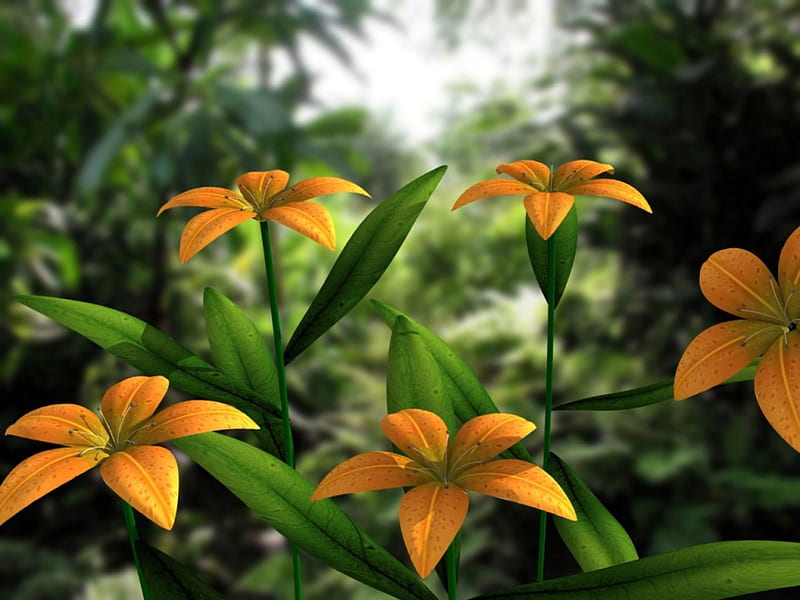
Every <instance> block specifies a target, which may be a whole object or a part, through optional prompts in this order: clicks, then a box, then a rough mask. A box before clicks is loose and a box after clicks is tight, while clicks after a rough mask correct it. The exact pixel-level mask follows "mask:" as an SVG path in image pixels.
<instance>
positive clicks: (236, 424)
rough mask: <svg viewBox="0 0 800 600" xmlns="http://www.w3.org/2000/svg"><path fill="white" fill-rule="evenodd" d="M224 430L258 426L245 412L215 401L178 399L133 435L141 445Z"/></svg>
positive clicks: (143, 424)
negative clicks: (179, 400)
mask: <svg viewBox="0 0 800 600" xmlns="http://www.w3.org/2000/svg"><path fill="white" fill-rule="evenodd" d="M220 429H258V425H257V424H256V422H255V421H253V419H251V418H250V417H248V416H247V415H246V414H244V413H243V412H242V411H240V410H238V409H236V408H234V407H232V406H230V405H228V404H223V403H222V402H214V401H212V400H187V401H185V402H178V403H177V404H173V405H172V406H170V407H167V408H165V409H164V410H162V411H161V412H159V413H158V414H157V415H156V416H155V417H153V418H152V419H150V421H149V422H148V423H142V424H141V425H140V428H139V430H138V432H136V433H134V434H133V436H132V441H134V442H135V443H137V444H146V445H152V444H159V443H161V442H166V441H167V440H174V439H176V438H180V437H185V436H187V435H194V434H196V433H207V432H209V431H218V430H220Z"/></svg>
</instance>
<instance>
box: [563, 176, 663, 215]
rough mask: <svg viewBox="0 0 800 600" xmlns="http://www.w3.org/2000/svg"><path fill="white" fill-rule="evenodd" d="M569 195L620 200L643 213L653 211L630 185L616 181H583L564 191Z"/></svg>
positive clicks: (639, 193)
mask: <svg viewBox="0 0 800 600" xmlns="http://www.w3.org/2000/svg"><path fill="white" fill-rule="evenodd" d="M564 191H565V192H567V193H569V194H573V195H575V196H578V195H583V196H603V197H605V198H613V199H614V200H621V201H622V202H627V203H628V204H633V205H634V206H635V207H637V208H641V209H642V210H643V211H645V212H649V213H652V212H653V209H652V208H650V205H649V204H648V203H647V200H645V198H644V196H642V194H641V192H639V190H637V189H636V188H635V187H633V186H632V185H629V184H627V183H625V182H624V181H618V180H616V179H594V180H592V181H585V182H582V183H576V184H573V185H570V186H569V188H568V189H566V190H564Z"/></svg>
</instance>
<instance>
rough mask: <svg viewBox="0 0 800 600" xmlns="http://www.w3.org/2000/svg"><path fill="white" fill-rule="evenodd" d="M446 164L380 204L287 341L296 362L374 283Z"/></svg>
mask: <svg viewBox="0 0 800 600" xmlns="http://www.w3.org/2000/svg"><path fill="white" fill-rule="evenodd" d="M446 169H447V167H445V166H442V167H438V168H437V169H433V170H432V171H429V172H428V173H425V174H424V175H422V176H421V177H419V178H417V179H415V180H414V181H412V182H411V183H409V184H408V185H406V186H404V187H403V188H401V189H400V190H398V191H397V192H395V193H394V194H392V195H391V196H390V197H389V198H387V199H386V200H384V201H383V202H381V203H380V204H379V205H378V206H376V207H375V208H374V209H373V210H372V211H371V212H370V213H369V214H368V215H367V217H366V218H365V219H364V220H363V221H362V222H361V224H360V225H359V226H358V228H357V229H356V230H355V232H354V233H353V235H352V236H351V237H350V239H349V240H348V242H347V244H346V245H345V247H344V248H343V249H342V253H341V254H340V255H339V258H338V259H337V260H336V262H335V263H334V265H333V267H332V268H331V271H330V273H329V274H328V277H327V279H326V280H325V282H324V283H323V284H322V287H321V288H320V290H319V292H318V293H317V296H316V297H315V298H314V300H313V301H312V302H311V305H310V306H309V307H308V310H307V311H306V314H305V315H304V316H303V318H302V320H301V321H300V324H299V325H298V326H297V329H295V331H294V334H293V335H292V338H291V339H290V340H289V343H288V344H287V346H286V352H285V360H286V362H287V363H289V362H291V361H292V360H294V359H295V358H297V356H298V355H299V354H300V353H301V352H303V350H305V349H306V348H308V346H310V345H311V344H312V343H313V342H314V341H315V340H316V339H317V338H319V337H320V336H321V335H322V334H324V333H325V332H326V331H328V329H330V328H331V327H332V326H333V325H334V324H336V323H337V322H338V321H339V319H341V318H342V317H343V316H344V315H346V314H347V313H348V312H349V311H350V310H351V309H352V308H353V307H354V306H355V305H356V304H358V302H359V301H360V300H361V299H362V298H363V297H364V295H365V294H366V293H367V292H368V291H369V290H370V289H372V286H373V285H375V282H377V281H378V279H380V277H381V275H382V274H383V272H384V271H385V270H386V268H387V267H388V266H389V263H391V261H392V259H393V258H394V256H395V255H396V254H397V252H398V250H399V249H400V246H401V245H402V243H403V241H404V240H405V239H406V236H407V235H408V232H409V231H410V230H411V227H412V226H413V225H414V222H415V221H416V219H417V217H418V216H419V214H420V212H421V211H422V209H423V208H424V207H425V204H426V203H427V202H428V199H429V198H430V196H431V194H433V191H434V190H435V189H436V186H437V185H438V184H439V181H440V180H441V178H442V177H443V176H444V172H445V170H446Z"/></svg>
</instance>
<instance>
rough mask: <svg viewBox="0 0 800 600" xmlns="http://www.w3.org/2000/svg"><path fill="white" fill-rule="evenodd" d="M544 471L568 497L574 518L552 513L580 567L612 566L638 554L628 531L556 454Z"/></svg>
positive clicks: (635, 557) (588, 568)
mask: <svg viewBox="0 0 800 600" xmlns="http://www.w3.org/2000/svg"><path fill="white" fill-rule="evenodd" d="M547 472H548V473H550V475H552V476H553V479H555V480H556V481H557V482H558V484H559V485H560V486H561V489H563V490H564V492H565V493H566V494H567V496H568V497H569V500H570V502H572V506H573V508H574V509H575V512H576V513H577V515H578V520H577V521H570V520H569V519H563V518H561V517H554V520H555V524H556V529H557V530H558V533H559V535H560V536H561V539H562V540H564V543H565V544H566V545H567V548H569V551H570V553H572V556H574V557H575V560H577V561H578V564H579V565H580V567H581V569H582V570H583V571H594V570H596V569H603V568H605V567H611V566H613V565H618V564H620V563H624V562H627V561H629V560H636V559H637V558H639V555H638V554H637V552H636V548H635V547H634V545H633V541H632V540H631V538H630V536H629V535H628V532H627V531H625V529H624V528H623V527H622V525H620V524H619V521H617V520H616V519H615V518H614V516H613V515H612V514H611V513H610V512H608V510H607V509H606V507H605V506H603V504H602V503H601V502H600V500H598V499H597V496H595V495H594V494H593V493H592V490H590V489H589V487H588V486H587V485H586V484H585V483H583V481H581V479H580V478H579V477H578V474H577V473H576V472H575V471H574V470H573V469H572V467H570V466H569V465H568V464H567V463H565V462H564V461H563V460H561V459H560V458H559V457H558V456H556V455H555V454H552V453H551V454H550V462H549V463H548V467H547Z"/></svg>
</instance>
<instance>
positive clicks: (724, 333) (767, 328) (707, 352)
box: [674, 319, 783, 400]
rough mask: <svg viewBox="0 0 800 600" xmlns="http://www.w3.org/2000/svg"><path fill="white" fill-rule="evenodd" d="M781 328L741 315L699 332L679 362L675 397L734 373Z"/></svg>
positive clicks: (754, 355) (780, 333) (722, 379)
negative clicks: (738, 317) (741, 316)
mask: <svg viewBox="0 0 800 600" xmlns="http://www.w3.org/2000/svg"><path fill="white" fill-rule="evenodd" d="M782 332H783V330H782V329H781V327H780V326H778V325H771V324H769V323H765V322H763V321H750V320H741V319H740V320H736V321H725V322H724V323H719V324H717V325H714V326H712V327H709V328H708V329H706V330H705V331H703V332H701V333H700V334H699V335H698V336H697V337H695V338H694V339H693V340H692V341H691V342H690V343H689V345H688V346H687V348H686V350H684V352H683V356H681V360H680V362H679V363H678V368H677V370H676V372H675V389H674V395H675V400H684V399H686V398H688V397H690V396H694V395H695V394H699V393H700V392H704V391H706V390H708V389H711V388H712V387H714V386H715V385H718V384H720V383H722V382H723V381H725V380H726V379H728V377H731V376H732V375H735V374H736V373H738V372H739V371H741V370H742V369H744V368H745V367H746V366H747V365H749V364H750V363H751V362H753V361H754V360H755V359H756V358H757V357H758V356H760V355H761V354H763V353H764V352H765V351H766V350H767V348H769V346H770V344H772V343H773V342H775V340H777V339H778V338H779V337H780V336H781V335H782ZM759 369H760V367H759Z"/></svg>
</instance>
